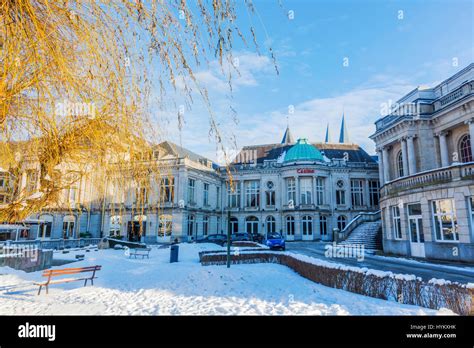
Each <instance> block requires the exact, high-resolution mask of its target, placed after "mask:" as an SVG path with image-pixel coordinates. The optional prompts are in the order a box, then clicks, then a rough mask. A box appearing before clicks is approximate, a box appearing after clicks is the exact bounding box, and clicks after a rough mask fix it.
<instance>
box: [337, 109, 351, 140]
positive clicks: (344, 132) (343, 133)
mask: <svg viewBox="0 0 474 348" xmlns="http://www.w3.org/2000/svg"><path fill="white" fill-rule="evenodd" d="M339 143H341V144H344V143H349V133H348V132H347V128H346V123H345V121H344V112H343V113H342V121H341V132H340V133H339Z"/></svg>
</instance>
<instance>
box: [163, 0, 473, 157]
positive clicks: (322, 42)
mask: <svg viewBox="0 0 474 348" xmlns="http://www.w3.org/2000/svg"><path fill="white" fill-rule="evenodd" d="M238 3H241V2H240V1H239V2H238ZM242 3H243V2H242ZM254 4H255V7H256V9H257V13H256V14H254V15H252V16H249V15H248V13H247V10H246V8H245V6H244V5H243V4H242V5H239V9H238V15H239V23H240V25H241V27H242V28H246V27H249V26H250V25H252V26H254V27H255V29H256V33H257V39H258V42H259V45H260V52H261V55H260V56H259V55H257V54H256V53H255V50H254V48H253V47H252V46H249V47H245V45H243V44H240V43H239V42H237V44H236V45H235V55H236V56H237V57H238V58H239V71H240V73H241V76H240V77H237V78H236V79H235V80H234V92H233V94H232V98H231V99H230V98H229V91H228V89H227V88H226V82H225V77H223V76H222V75H221V73H220V71H219V69H218V67H217V64H216V63H215V62H212V61H211V63H210V64H209V66H206V67H203V68H201V69H200V70H199V71H198V73H197V75H198V79H199V81H200V82H201V83H202V84H203V85H204V86H206V87H207V88H208V90H209V94H210V97H211V102H212V106H213V110H214V112H215V113H216V115H217V118H218V121H219V123H220V129H221V131H222V133H223V134H224V135H225V139H226V140H225V143H226V148H227V149H228V150H229V152H232V151H236V150H238V148H240V147H242V146H244V145H252V144H264V143H274V142H279V141H280V139H281V137H282V135H283V132H284V128H285V127H286V123H287V116H288V117H289V124H290V128H291V129H292V131H293V133H294V135H295V136H296V137H306V138H309V140H310V141H322V140H323V139H324V132H325V129H326V124H327V123H329V126H330V128H331V133H332V140H333V141H336V140H337V137H338V133H339V125H340V119H341V115H342V112H343V110H344V112H345V116H346V122H347V125H348V129H349V136H350V140H351V141H353V142H356V143H358V144H360V145H361V146H362V147H363V148H364V149H365V150H366V151H368V152H369V153H370V154H373V153H374V144H373V143H372V141H371V140H370V139H368V136H369V135H370V134H372V133H373V131H374V125H373V123H374V121H375V120H376V119H377V118H379V117H381V114H380V109H381V104H382V103H388V102H390V101H392V102H395V101H396V100H397V99H399V98H400V97H402V96H403V95H404V94H406V93H408V92H409V91H410V90H411V89H413V88H415V87H416V86H419V85H428V86H432V85H434V84H436V83H438V82H440V81H442V80H444V79H445V78H447V77H449V76H450V75H452V74H453V73H455V72H457V71H459V70H460V69H462V68H463V67H465V66H467V65H468V64H469V63H471V62H473V61H474V51H473V47H474V42H473V31H474V29H473V23H474V13H473V2H472V1H459V0H444V1H435V0H424V1H415V0H410V1H382V0H379V1H375V0H373V1H367V0H359V1H355V0H353V1H348V0H345V1H343V0H331V1H320V0H317V1H316V0H281V4H282V6H280V5H279V1H278V0H254ZM289 11H292V12H291V13H292V14H293V15H294V18H293V19H290V18H288V13H289ZM244 34H245V32H244ZM247 34H248V32H247ZM247 37H248V41H251V38H250V36H248V35H247ZM269 46H271V47H272V48H273V50H274V51H275V54H276V59H277V65H278V69H279V71H280V74H279V75H276V73H275V69H274V66H273V63H272V61H271V59H270V58H269V55H268V47H269ZM345 59H346V62H348V65H347V66H344V64H343V63H344V61H345ZM229 105H232V107H233V108H234V109H235V110H236V111H237V122H233V121H232V117H231V116H230V114H229ZM291 108H292V109H294V113H293V114H290V115H289V110H290V109H291ZM160 117H164V118H165V119H166V123H165V124H166V132H165V134H164V136H165V137H166V138H168V139H170V140H172V141H174V142H176V143H180V144H181V145H182V146H184V147H187V148H188V149H190V150H192V151H194V152H197V153H200V154H202V155H205V156H208V157H209V158H212V159H214V160H216V159H218V160H221V158H220V157H219V154H218V153H216V145H215V143H214V141H213V139H212V138H210V137H209V135H208V133H209V126H208V122H207V121H206V118H207V112H206V110H205V108H204V107H203V105H202V103H201V102H200V101H199V99H195V102H194V104H193V105H192V109H191V110H187V111H186V113H185V125H184V127H183V129H182V130H181V131H178V130H177V129H178V128H177V121H176V119H175V118H174V116H170V115H168V116H165V115H162V116H160ZM233 137H235V139H236V144H235V145H234V143H233V142H232V141H231V139H232V138H233Z"/></svg>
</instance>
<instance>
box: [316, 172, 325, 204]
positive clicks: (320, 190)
mask: <svg viewBox="0 0 474 348" xmlns="http://www.w3.org/2000/svg"><path fill="white" fill-rule="evenodd" d="M316 204H317V205H322V204H324V179H323V178H316Z"/></svg>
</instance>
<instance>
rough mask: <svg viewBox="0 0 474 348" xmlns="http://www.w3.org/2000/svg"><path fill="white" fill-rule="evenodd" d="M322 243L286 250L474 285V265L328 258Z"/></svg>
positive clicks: (294, 244)
mask: <svg viewBox="0 0 474 348" xmlns="http://www.w3.org/2000/svg"><path fill="white" fill-rule="evenodd" d="M327 244H328V243H321V242H287V243H286V250H287V251H290V252H294V253H299V254H304V255H308V256H312V257H315V258H318V259H323V260H325V261H330V262H335V263H342V264H345V265H350V266H356V267H367V268H371V269H377V270H381V271H391V272H394V273H402V274H415V275H416V276H418V277H421V278H422V279H423V280H430V279H431V278H439V279H446V280H450V281H455V282H460V283H474V265H472V266H469V265H466V264H458V263H453V262H443V263H439V264H437V263H432V262H425V261H419V262H415V261H413V260H409V259H404V258H398V257H387V256H383V257H382V256H376V255H367V254H366V255H365V257H364V260H363V261H357V259H356V258H333V259H330V258H327V257H326V256H325V255H324V252H325V251H326V249H325V248H324V247H325V245H327Z"/></svg>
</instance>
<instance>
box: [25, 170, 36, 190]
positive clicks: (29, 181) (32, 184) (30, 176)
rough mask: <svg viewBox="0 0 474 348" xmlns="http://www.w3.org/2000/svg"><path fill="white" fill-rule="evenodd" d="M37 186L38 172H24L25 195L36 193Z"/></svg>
mask: <svg viewBox="0 0 474 348" xmlns="http://www.w3.org/2000/svg"><path fill="white" fill-rule="evenodd" d="M37 184H38V172H37V171H36V170H28V171H27V172H26V187H25V190H26V192H27V193H32V192H34V191H36V187H37Z"/></svg>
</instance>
